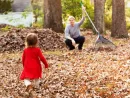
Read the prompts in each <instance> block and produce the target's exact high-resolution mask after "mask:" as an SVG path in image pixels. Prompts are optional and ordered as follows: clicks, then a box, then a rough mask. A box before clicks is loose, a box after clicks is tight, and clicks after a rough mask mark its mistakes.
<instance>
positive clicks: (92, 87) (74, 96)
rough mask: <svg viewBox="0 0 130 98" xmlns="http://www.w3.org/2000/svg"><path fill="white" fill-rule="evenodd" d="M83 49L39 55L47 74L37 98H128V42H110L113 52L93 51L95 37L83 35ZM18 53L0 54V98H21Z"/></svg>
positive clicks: (129, 76) (22, 86)
mask: <svg viewBox="0 0 130 98" xmlns="http://www.w3.org/2000/svg"><path fill="white" fill-rule="evenodd" d="M84 36H85V37H86V41H85V45H84V49H83V51H82V52H79V51H78V50H77V49H75V50H74V51H71V52H69V51H68V50H67V49H66V48H65V49H64V50H63V51H61V50H56V51H43V54H44V55H45V57H46V59H47V61H48V63H49V66H50V67H49V71H48V73H47V74H46V73H45V71H44V70H43V78H42V79H41V83H42V84H41V87H40V88H39V89H38V90H35V92H36V94H37V96H38V98H130V39H112V38H110V37H109V35H106V38H108V39H111V40H112V41H113V42H114V44H116V46H117V48H116V49H114V50H105V49H102V50H100V51H94V50H93V46H94V45H93V44H94V41H95V39H96V35H93V34H92V33H91V32H88V31H86V32H84ZM21 55H22V52H21V51H20V52H16V53H7V52H4V53H0V98H25V97H24V95H25V86H24V83H23V81H21V80H20V79H19V76H20V74H21V71H22V69H23V66H22V64H21Z"/></svg>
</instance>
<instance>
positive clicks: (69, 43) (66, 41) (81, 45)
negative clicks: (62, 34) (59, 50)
mask: <svg viewBox="0 0 130 98" xmlns="http://www.w3.org/2000/svg"><path fill="white" fill-rule="evenodd" d="M74 40H75V42H76V44H79V45H78V49H79V50H82V47H83V44H84V41H85V37H84V36H79V37H77V38H74ZM65 43H66V45H67V46H68V47H69V50H73V49H75V47H74V46H73V44H72V41H71V40H70V39H66V40H65Z"/></svg>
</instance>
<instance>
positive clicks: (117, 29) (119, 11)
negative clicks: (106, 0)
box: [111, 0, 128, 38]
mask: <svg viewBox="0 0 130 98" xmlns="http://www.w3.org/2000/svg"><path fill="white" fill-rule="evenodd" d="M111 36H112V37H118V38H123V37H125V38H126V37H128V32H127V30H126V21H125V1H124V0H112V33H111Z"/></svg>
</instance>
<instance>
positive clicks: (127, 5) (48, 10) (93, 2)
mask: <svg viewBox="0 0 130 98" xmlns="http://www.w3.org/2000/svg"><path fill="white" fill-rule="evenodd" d="M20 1H21V0H20ZM29 1H30V0H29ZM82 1H83V3H84V6H85V7H86V10H87V12H88V14H89V15H90V17H91V19H92V21H94V23H95V25H96V27H97V29H98V30H99V32H100V33H105V31H106V29H109V30H111V32H112V33H111V36H112V37H128V30H129V28H130V0H82ZM80 2H81V1H80V0H31V3H32V7H33V12H34V18H35V23H34V26H36V27H44V28H52V29H53V30H54V31H56V32H63V30H64V28H65V25H66V23H67V18H68V16H69V15H73V16H74V17H75V18H76V21H79V20H80V19H81V17H82V10H81V5H80ZM12 3H13V1H10V0H0V13H5V12H9V11H11V9H12V8H11V4H12ZM82 28H87V29H88V28H89V29H92V25H91V24H90V22H89V20H88V18H86V21H85V23H84V24H83V25H82Z"/></svg>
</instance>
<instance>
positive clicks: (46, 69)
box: [45, 68, 49, 76]
mask: <svg viewBox="0 0 130 98" xmlns="http://www.w3.org/2000/svg"><path fill="white" fill-rule="evenodd" d="M48 73H49V70H48V68H45V74H46V76H48Z"/></svg>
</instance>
